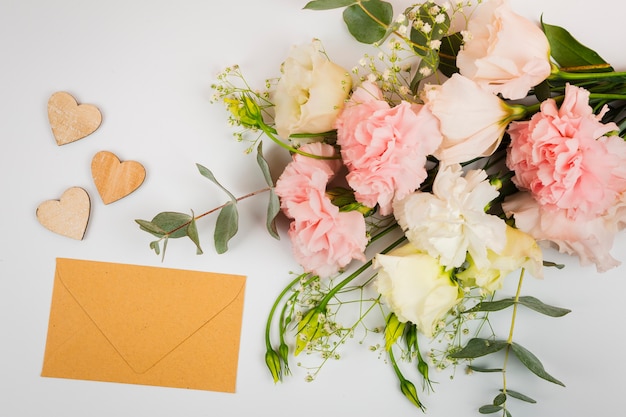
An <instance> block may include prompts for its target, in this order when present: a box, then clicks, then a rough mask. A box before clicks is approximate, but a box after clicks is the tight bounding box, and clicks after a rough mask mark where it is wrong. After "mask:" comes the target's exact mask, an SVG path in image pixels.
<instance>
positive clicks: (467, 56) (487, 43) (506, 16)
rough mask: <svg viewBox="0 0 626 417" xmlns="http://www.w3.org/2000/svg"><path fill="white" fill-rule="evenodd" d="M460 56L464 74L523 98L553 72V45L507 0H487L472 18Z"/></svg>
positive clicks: (492, 89)
mask: <svg viewBox="0 0 626 417" xmlns="http://www.w3.org/2000/svg"><path fill="white" fill-rule="evenodd" d="M467 32H468V33H469V38H468V39H467V40H466V41H465V44H464V45H463V48H462V49H461V51H460V52H459V54H458V56H457V61H456V62H457V65H458V67H459V71H460V73H461V74H462V75H463V76H465V77H468V78H470V79H472V80H474V81H476V82H477V83H478V84H480V85H481V86H482V87H483V88H485V89H487V90H489V91H490V92H492V93H495V94H497V93H500V94H502V96H503V97H504V98H509V99H514V100H515V99H520V98H523V97H526V95H527V94H528V91H529V90H530V89H531V88H532V87H534V86H536V85H537V84H539V83H541V82H542V81H543V80H545V79H546V78H548V76H549V75H550V71H551V67H550V44H549V43H548V39H547V38H546V36H545V35H544V33H543V32H542V31H541V29H539V27H537V26H536V25H534V24H533V23H532V22H530V21H529V20H527V19H525V18H523V17H522V16H519V15H518V14H516V13H513V11H512V10H511V7H510V6H509V5H508V3H506V2H505V1H503V0H491V1H489V2H483V3H482V4H481V5H480V6H479V7H478V9H477V10H476V13H475V14H474V15H473V16H472V18H471V19H470V21H469V23H468V26H467Z"/></svg>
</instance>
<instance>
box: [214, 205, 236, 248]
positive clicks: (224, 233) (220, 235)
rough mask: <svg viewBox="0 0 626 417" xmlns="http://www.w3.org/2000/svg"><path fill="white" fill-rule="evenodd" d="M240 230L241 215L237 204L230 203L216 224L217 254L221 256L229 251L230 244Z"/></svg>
mask: <svg viewBox="0 0 626 417" xmlns="http://www.w3.org/2000/svg"><path fill="white" fill-rule="evenodd" d="M238 228H239V213H238V212H237V204H236V203H234V202H233V201H229V202H228V203H226V204H225V205H224V207H222V209H221V210H220V214H219V215H218V216H217V220H216V222H215V232H214V234H213V238H214V241H215V250H216V251H217V253H220V254H221V253H225V252H226V251H228V242H229V241H230V239H231V238H232V237H233V236H235V235H236V234H237V230H238Z"/></svg>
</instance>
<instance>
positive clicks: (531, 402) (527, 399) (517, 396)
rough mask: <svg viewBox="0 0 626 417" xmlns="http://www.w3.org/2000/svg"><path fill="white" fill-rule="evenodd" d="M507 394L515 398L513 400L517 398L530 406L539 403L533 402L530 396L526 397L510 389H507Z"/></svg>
mask: <svg viewBox="0 0 626 417" xmlns="http://www.w3.org/2000/svg"><path fill="white" fill-rule="evenodd" d="M506 393H507V395H508V396H509V397H513V398H515V399H517V400H520V401H525V402H527V403H530V404H536V403H537V401H535V400H533V399H532V398H530V397H529V396H527V395H524V394H522V393H519V392H517V391H512V390H510V389H507V390H506Z"/></svg>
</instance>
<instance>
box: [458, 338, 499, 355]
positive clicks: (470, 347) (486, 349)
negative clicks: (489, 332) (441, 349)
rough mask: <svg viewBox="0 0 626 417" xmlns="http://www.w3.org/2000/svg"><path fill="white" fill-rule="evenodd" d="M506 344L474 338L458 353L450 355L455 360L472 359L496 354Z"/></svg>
mask: <svg viewBox="0 0 626 417" xmlns="http://www.w3.org/2000/svg"><path fill="white" fill-rule="evenodd" d="M507 344H508V343H507V342H506V341H505V340H488V339H481V338H478V337H475V338H473V339H470V341H469V342H467V344H466V345H465V347H463V349H461V350H460V351H458V352H455V353H453V354H451V355H450V357H451V358H455V359H473V358H478V357H480V356H485V355H489V354H490V353H495V352H498V351H500V350H502V349H504V348H505V347H506V345H507Z"/></svg>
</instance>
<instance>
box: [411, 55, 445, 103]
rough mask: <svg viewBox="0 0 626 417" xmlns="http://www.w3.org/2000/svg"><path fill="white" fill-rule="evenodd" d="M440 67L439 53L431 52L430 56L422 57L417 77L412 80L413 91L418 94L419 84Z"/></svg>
mask: <svg viewBox="0 0 626 417" xmlns="http://www.w3.org/2000/svg"><path fill="white" fill-rule="evenodd" d="M438 67H439V55H438V53H437V51H433V50H430V51H428V54H427V55H425V56H424V57H422V60H421V61H420V63H419V65H418V66H417V71H415V75H414V76H413V79H412V80H411V85H410V88H411V91H413V92H414V93H417V91H418V90H419V83H420V81H422V80H423V79H424V78H425V77H428V76H430V75H432V74H434V73H435V71H437V68H438Z"/></svg>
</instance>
